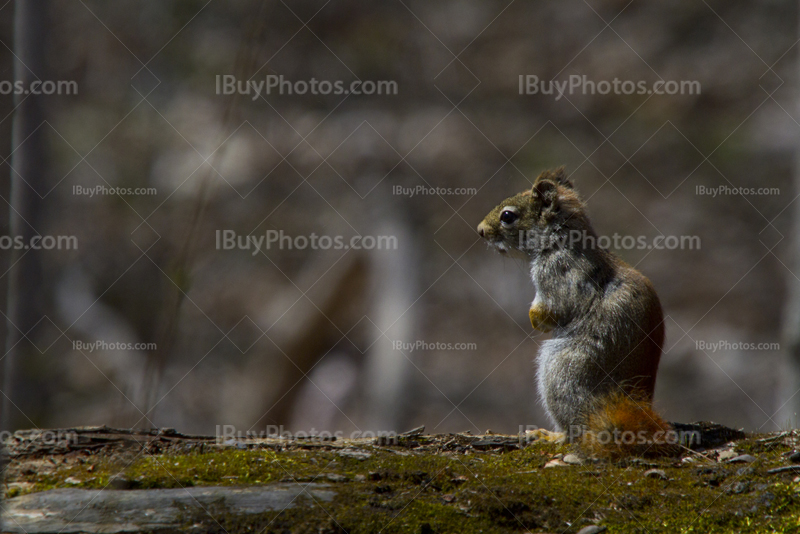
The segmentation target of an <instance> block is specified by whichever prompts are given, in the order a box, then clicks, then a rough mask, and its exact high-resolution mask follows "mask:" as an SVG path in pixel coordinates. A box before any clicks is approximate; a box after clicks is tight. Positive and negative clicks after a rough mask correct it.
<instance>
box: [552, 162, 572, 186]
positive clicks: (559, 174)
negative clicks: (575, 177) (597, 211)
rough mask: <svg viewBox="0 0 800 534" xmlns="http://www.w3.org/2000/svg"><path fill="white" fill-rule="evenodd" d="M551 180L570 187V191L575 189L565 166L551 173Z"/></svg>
mask: <svg viewBox="0 0 800 534" xmlns="http://www.w3.org/2000/svg"><path fill="white" fill-rule="evenodd" d="M550 179H551V180H554V181H555V182H556V183H558V184H561V185H563V186H564V187H569V188H570V189H574V188H573V186H572V182H570V181H569V178H567V171H566V170H565V169H564V166H563V165H562V166H561V167H559V168H557V169H556V170H554V171H552V172H550Z"/></svg>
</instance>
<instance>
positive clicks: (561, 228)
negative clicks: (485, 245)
mask: <svg viewBox="0 0 800 534" xmlns="http://www.w3.org/2000/svg"><path fill="white" fill-rule="evenodd" d="M573 230H578V231H591V226H590V224H589V220H588V218H587V216H586V212H585V209H584V204H583V201H582V200H581V199H580V197H579V196H578V193H577V191H575V189H574V187H573V186H572V182H570V181H569V179H568V178H567V175H566V172H565V171H564V167H559V168H558V169H556V170H554V171H544V172H543V173H542V174H540V175H539V176H538V177H537V178H536V181H535V182H534V183H533V187H532V188H531V189H530V191H523V192H522V193H519V194H517V195H514V196H513V197H509V198H507V199H505V200H504V201H503V202H501V203H500V204H498V205H497V207H495V208H494V209H493V210H492V211H490V212H489V214H488V215H487V216H486V217H485V218H484V219H483V221H482V222H481V223H480V224H479V225H478V234H480V236H481V237H483V238H484V239H486V240H487V241H488V242H489V244H491V245H493V246H495V247H496V248H497V250H499V251H500V252H501V253H506V252H509V251H513V250H518V251H521V252H524V253H526V254H532V255H535V254H536V253H537V252H539V251H541V250H544V249H546V248H548V247H552V246H553V244H554V241H555V239H554V238H557V237H559V236H564V235H568V233H569V232H570V231H573Z"/></svg>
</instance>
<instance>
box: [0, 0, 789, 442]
mask: <svg viewBox="0 0 800 534" xmlns="http://www.w3.org/2000/svg"><path fill="white" fill-rule="evenodd" d="M22 3H24V4H27V5H28V6H29V8H28V9H25V8H20V5H19V4H20V3H18V2H7V3H6V4H5V5H3V6H0V42H1V44H2V45H3V47H2V49H1V50H2V52H0V61H1V62H2V63H1V64H0V69H1V70H2V80H6V81H9V82H13V81H17V80H25V83H26V84H28V83H30V82H32V81H36V80H39V81H53V82H56V83H57V82H58V81H73V82H75V85H74V87H77V91H75V90H73V91H71V94H48V95H44V94H41V95H33V94H17V95H14V94H11V92H9V91H8V90H5V91H3V94H2V96H0V142H1V143H2V154H3V158H4V160H5V161H4V163H5V165H4V166H3V169H2V171H1V172H2V174H3V178H2V182H0V183H2V198H3V200H4V202H2V203H0V211H2V220H3V225H4V226H3V228H2V229H0V235H3V236H9V237H15V236H18V235H26V236H31V235H40V236H52V237H53V238H54V239H56V240H57V239H58V237H59V236H74V238H75V243H77V246H72V247H70V248H69V249H68V250H67V249H64V248H62V249H60V250H59V249H57V248H55V249H51V250H34V249H30V248H28V249H26V248H22V249H18V250H12V249H13V247H9V246H3V250H2V251H0V254H2V256H1V257H0V260H2V269H0V273H2V289H1V294H0V297H2V299H3V302H5V301H8V302H9V304H8V308H7V309H6V310H5V314H6V320H7V322H8V328H7V330H6V332H4V334H3V335H4V336H5V347H6V349H5V356H4V357H3V365H4V382H3V395H4V397H5V399H6V406H7V408H6V411H5V413H4V417H5V420H4V425H5V426H6V427H7V428H29V427H42V428H44V427H66V426H74V425H97V424H108V425H115V426H124V427H131V426H136V427H174V428H177V429H178V430H180V431H183V432H190V433H213V432H215V428H216V426H217V425H234V426H235V427H236V428H237V430H240V431H247V430H250V431H253V432H264V431H266V430H267V429H268V427H269V426H270V425H272V426H273V427H274V426H283V428H284V429H285V430H292V431H299V430H305V431H310V430H311V429H315V430H317V431H319V430H328V431H339V432H343V433H345V434H347V435H349V434H350V433H351V432H353V431H359V430H360V431H372V432H375V431H388V430H398V431H403V430H408V429H409V428H412V427H415V426H418V425H423V424H424V425H425V426H426V430H427V431H428V432H453V431H465V430H470V431H472V432H473V433H476V432H483V431H485V430H486V429H492V430H493V431H496V432H504V433H516V432H517V431H518V429H519V426H520V425H537V426H544V427H549V426H550V423H549V421H547V419H546V418H545V416H544V414H543V412H542V410H541V408H540V406H539V404H538V399H537V394H536V390H535V382H534V377H535V359H536V353H537V349H538V346H539V345H540V344H541V342H542V341H543V340H544V339H546V336H545V335H543V334H539V333H536V332H534V331H532V329H531V328H530V325H529V323H528V316H527V310H528V307H529V304H530V301H531V300H532V299H533V297H534V292H533V288H532V285H531V282H530V280H529V276H528V273H527V266H526V265H525V264H524V263H523V262H521V261H520V260H514V259H511V258H509V257H504V256H501V255H499V254H497V253H496V252H494V251H493V250H490V249H489V248H488V247H487V246H486V245H485V243H483V242H482V241H481V240H480V238H479V237H478V235H477V233H476V231H475V227H476V225H477V224H478V223H479V222H480V220H481V219H482V218H483V216H484V215H485V214H486V213H487V212H488V211H489V210H490V209H491V208H492V207H494V206H495V205H496V204H497V203H499V202H500V201H501V200H502V199H503V198H505V197H507V196H510V195H512V194H515V193H517V192H519V191H521V190H523V189H525V188H528V187H530V184H531V183H532V181H533V180H534V179H535V177H536V176H537V175H538V174H539V173H540V172H541V171H542V170H544V169H548V168H552V167H556V166H559V165H565V166H566V168H567V171H568V173H569V174H570V176H571V178H572V180H573V181H574V183H575V185H576V187H577V189H578V190H579V191H580V192H581V193H582V195H583V196H584V198H585V199H587V200H588V206H589V212H590V215H591V216H592V219H593V222H594V225H595V228H596V230H597V232H598V233H599V234H601V235H607V236H613V235H614V234H619V235H622V236H634V237H637V238H638V237H639V236H643V237H644V239H645V240H646V242H647V243H651V242H652V240H653V239H654V238H656V237H658V236H695V237H697V238H699V239H698V240H697V241H695V243H699V244H700V246H699V248H698V247H697V246H694V247H692V248H689V247H684V248H683V249H681V248H677V249H674V250H658V249H654V248H648V247H646V248H642V249H637V248H630V247H620V248H618V249H616V250H615V252H617V253H618V254H619V255H620V256H621V257H622V258H623V259H625V260H626V261H628V262H629V263H631V264H633V265H635V266H637V268H638V269H640V270H641V271H642V272H644V273H645V274H646V275H647V276H648V277H649V278H650V279H651V280H652V281H653V283H654V285H655V287H656V288H657V290H658V292H659V295H660V297H661V301H662V304H663V307H664V311H665V315H666V318H667V319H666V321H667V342H666V346H665V354H664V356H663V358H662V363H661V372H660V375H659V379H658V385H657V394H656V404H657V406H658V408H659V409H660V410H661V411H662V412H663V413H664V415H665V416H666V418H667V419H669V420H672V421H682V422H689V421H696V420H712V421H715V422H719V423H723V424H726V425H730V426H736V427H743V428H745V429H747V430H761V431H773V430H777V429H779V428H783V427H789V426H797V421H796V416H795V413H796V412H797V405H798V404H799V403H800V399H798V397H800V396H798V395H795V390H796V389H797V388H800V379H798V378H797V376H800V375H798V374H797V372H796V367H797V366H796V365H795V364H793V362H794V361H795V360H794V359H793V356H794V355H796V354H797V346H798V341H797V339H796V336H797V335H798V334H797V333H798V331H800V309H799V308H798V306H797V304H796V303H797V301H798V300H800V290H798V284H800V281H799V279H798V275H799V274H800V268H798V265H799V264H798V261H797V258H796V257H795V252H796V250H797V249H798V248H799V247H798V242H800V239H799V238H798V236H800V233H798V232H797V231H796V230H793V228H795V226H797V225H796V222H795V221H796V220H797V219H798V217H797V214H798V213H800V211H799V210H800V205H798V204H800V203H798V202H795V198H796V195H797V193H798V190H797V186H796V184H795V181H794V178H793V176H794V173H795V171H794V169H795V159H796V153H797V150H798V132H799V131H800V125H799V124H798V118H800V117H799V116H798V112H797V109H798V106H797V72H798V57H797V56H798V54H797V52H798V47H797V46H796V45H797V40H798V28H797V26H798V24H797V21H798V13H797V3H796V2H788V1H778V0H771V1H763V2H758V3H753V2H745V1H743V0H742V1H738V0H737V1H726V2H723V1H721V0H708V1H702V2H671V3H669V4H664V5H660V4H658V3H653V2H650V3H645V2H637V1H635V0H633V1H616V0H607V1H601V0H586V1H583V0H576V1H572V0H567V1H564V2H523V1H519V0H517V1H514V0H502V1H485V0H483V1H465V0H452V1H444V2H423V1H419V0H397V1H390V2H367V3H365V2H355V1H352V0H308V1H307V0H292V1H291V2H284V1H283V0H277V1H273V0H242V1H239V2H219V1H216V2H215V1H213V0H211V1H207V0H200V1H193V0H181V1H160V2H144V1H129V0H118V1H115V2H101V1H96V0H74V1H73V0H58V1H50V2H48V1H44V0H37V1H34V2H27V3H25V2H22ZM15 10H16V17H15ZM12 51H13V52H12ZM15 58H16V59H15ZM226 76H227V77H228V78H224V77H226ZM577 76H579V77H582V78H580V79H581V80H586V81H588V82H593V83H595V84H597V83H599V82H603V81H605V82H606V83H611V82H612V81H613V80H614V79H618V80H620V81H630V82H633V83H634V84H643V85H641V86H639V85H637V87H646V88H647V89H648V90H647V91H645V92H641V93H639V92H636V93H634V94H624V93H623V92H621V91H616V94H615V92H614V91H610V92H609V91H604V92H606V93H607V94H600V92H601V91H600V90H598V91H595V92H594V94H591V91H590V90H589V86H588V85H582V86H581V87H577V88H575V89H574V90H573V91H569V92H566V93H565V94H562V95H559V94H558V92H557V91H556V93H555V94H552V92H551V91H549V89H548V86H547V85H545V86H539V85H537V84H536V83H534V82H536V81H537V80H538V81H541V82H545V81H548V82H549V81H550V80H555V81H558V82H559V83H564V82H567V83H569V82H570V80H576V79H578V78H575V77H577ZM280 77H282V78H280ZM520 77H522V78H520ZM583 77H585V78H583ZM280 79H282V80H284V81H286V82H287V83H286V84H285V85H284V87H285V89H284V91H283V94H279V91H280V89H279V88H278V87H273V88H272V89H271V92H270V94H266V89H265V88H264V87H265V86H264V85H262V84H263V83H264V82H266V81H267V80H280ZM226 80H227V81H226ZM230 80H236V81H237V83H238V84H240V85H237V87H242V88H243V89H245V88H246V87H247V85H246V84H247V82H248V81H250V82H252V83H254V84H256V85H255V86H251V87H250V92H249V94H240V93H244V90H242V91H236V94H224V93H226V89H225V88H226V87H230V86H226V85H225V84H226V83H229V82H230ZM312 80H316V81H317V82H319V81H328V82H330V83H331V84H332V85H333V84H334V83H335V82H341V84H342V86H343V87H345V88H350V87H355V86H353V85H351V84H352V83H353V82H354V81H355V82H359V81H360V82H361V85H360V86H359V85H358V84H356V86H358V87H361V88H363V91H361V92H362V93H364V92H370V91H369V89H370V88H373V89H375V91H374V94H356V93H353V92H350V93H340V94H335V91H330V90H329V91H328V94H322V93H323V91H324V89H325V87H324V86H321V85H320V86H319V89H320V90H319V91H311V90H310V89H309V90H306V91H301V89H303V84H302V83H299V82H305V83H306V84H311V81H312ZM521 80H522V81H521ZM684 81H688V82H693V83H692V85H691V86H686V85H685V84H684V87H685V88H686V90H684V91H678V92H677V93H676V94H656V93H655V92H653V91H651V89H652V88H653V87H657V82H673V85H668V84H665V85H663V86H662V87H663V88H666V89H674V88H675V87H678V86H680V84H681V82H684ZM371 82H374V85H370V83H371ZM378 82H389V83H388V84H384V85H383V86H381V84H379V83H378ZM694 82H696V83H694ZM230 83H233V82H230ZM521 84H522V85H521ZM674 84H678V85H674ZM258 86H260V87H261V88H262V90H261V92H259V93H256V90H255V89H254V88H253V87H258ZM3 87H5V89H8V86H0V89H3ZM24 87H28V85H24ZM42 87H45V86H44V85H42ZM379 87H382V89H383V91H382V94H377V93H378V91H377V88H379ZM582 87H585V88H587V90H586V91H584V90H583V88H582ZM629 87H630V86H626V88H629ZM689 87H691V88H693V90H691V91H690V90H688V88H689ZM289 88H290V89H291V93H292V94H288V92H289ZM521 88H522V91H521ZM541 89H544V90H541ZM600 89H602V88H600ZM65 90H66V86H65ZM227 92H228V93H230V92H231V91H227ZM300 92H302V93H304V94H297V93H300ZM521 92H522V93H525V94H521ZM547 92H550V93H551V94H543V93H547ZM627 92H630V91H627ZM671 92H672V91H671ZM312 93H316V94H312ZM386 93H390V94H386ZM98 186H100V187H99V188H98ZM118 188H121V189H118ZM703 188H709V189H703ZM712 188H723V189H712ZM724 188H727V189H724ZM741 188H746V189H741ZM761 188H767V189H766V190H764V191H762V190H761ZM90 190H91V191H94V192H95V193H92V194H91V195H90V194H88V193H87V192H88V191H90ZM710 190H715V191H718V192H719V194H717V195H711V194H703V192H704V191H710ZM312 235H313V236H316V239H317V240H318V241H317V243H318V245H319V246H316V247H313V246H311V245H310V244H308V243H306V240H308V241H309V242H310V241H311V240H312V239H314V238H312ZM231 236H235V238H234V237H231ZM248 236H250V237H248ZM276 236H277V237H280V236H283V237H284V238H285V239H283V240H282V241H280V240H279V241H273V242H271V243H270V246H269V247H267V245H266V241H267V240H266V239H265V238H270V239H274V238H276ZM322 236H326V237H328V238H330V239H331V241H330V242H329V241H326V240H319V238H320V237H322ZM354 236H356V237H357V236H362V241H360V243H362V244H363V246H362V247H360V248H359V247H347V248H346V247H345V246H341V247H337V246H334V245H332V244H331V243H334V239H335V238H337V237H339V238H340V241H339V242H340V243H344V244H345V245H349V244H351V243H357V242H358V241H357V240H356V241H351V239H352V238H353V237H354ZM379 236H383V237H386V238H389V239H388V241H387V240H384V241H383V244H384V246H382V247H378V246H377V244H378V243H381V240H380V239H378V237H379ZM371 238H374V239H371ZM237 240H238V242H239V243H241V245H242V246H239V245H236V246H229V245H231V244H232V243H234V242H237ZM26 242H27V241H26ZM3 243H5V244H6V245H8V242H7V241H5V242H3ZM3 243H0V245H2V244H3ZM258 243H260V246H259V248H256V245H257V244H258ZM247 244H249V246H248V247H245V246H244V245H247ZM370 244H373V245H375V246H374V247H371V246H370ZM325 245H327V246H325Z"/></svg>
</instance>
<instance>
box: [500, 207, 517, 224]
mask: <svg viewBox="0 0 800 534" xmlns="http://www.w3.org/2000/svg"><path fill="white" fill-rule="evenodd" d="M518 218H519V215H517V214H516V213H514V212H513V211H511V210H505V211H504V212H503V213H501V214H500V221H501V222H504V223H505V224H511V223H513V222H514V221H516V220H517V219H518Z"/></svg>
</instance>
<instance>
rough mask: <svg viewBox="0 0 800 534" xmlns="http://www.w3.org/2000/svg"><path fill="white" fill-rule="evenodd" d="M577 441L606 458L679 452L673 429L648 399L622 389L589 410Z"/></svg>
mask: <svg viewBox="0 0 800 534" xmlns="http://www.w3.org/2000/svg"><path fill="white" fill-rule="evenodd" d="M578 443H579V445H580V448H581V449H582V450H583V451H584V453H586V454H587V455H589V456H592V457H595V458H605V459H609V460H618V459H620V458H625V457H629V456H639V457H643V458H655V457H662V456H677V455H679V454H680V445H679V444H678V440H677V435H676V433H675V430H674V429H673V428H672V425H670V424H669V423H667V422H666V421H664V419H662V418H661V416H660V415H658V414H657V413H656V412H655V410H653V407H652V405H651V404H650V400H649V399H646V398H644V397H639V398H637V397H635V396H630V395H628V394H626V393H624V392H622V391H620V392H616V393H612V394H610V395H609V396H608V397H606V398H605V399H604V400H603V402H601V403H600V405H599V406H598V407H596V408H595V409H594V410H593V411H592V413H590V414H588V416H587V417H586V429H585V431H584V432H583V434H582V435H581V437H580V439H579V440H578Z"/></svg>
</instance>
